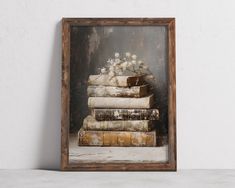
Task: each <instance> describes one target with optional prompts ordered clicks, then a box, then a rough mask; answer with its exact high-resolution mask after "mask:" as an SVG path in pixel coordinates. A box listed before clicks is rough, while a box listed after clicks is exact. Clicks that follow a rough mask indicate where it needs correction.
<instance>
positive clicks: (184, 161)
mask: <svg viewBox="0 0 235 188" xmlns="http://www.w3.org/2000/svg"><path fill="white" fill-rule="evenodd" d="M234 10H235V1H232V0H229V1H226V2H225V1H219V0H213V1H212V0H209V1H203V0H198V1H188V0H178V1H175V0H168V1H160V0H147V1H143V0H125V1H124V0H121V1H114V0H99V1H91V0H86V1H81V0H71V1H66V0H51V1H46V0H41V1H30V0H21V1H17V0H9V1H3V0H1V1H0V23H1V24H0V25H1V29H0V62H1V63H0V117H1V121H0V168H45V167H47V168H59V163H60V156H59V155H60V71H61V69H60V65H61V58H60V57H61V32H60V29H61V28H60V26H59V24H58V22H59V21H60V20H61V17H175V18H176V42H177V43H176V44H177V45H176V48H177V53H176V55H177V137H178V139H177V141H178V142H177V146H178V152H177V153H178V167H179V168H235V147H234V142H235V136H234V132H235V126H234V122H235V116H234V111H235V109H234V103H235V97H234V96H235V87H234V85H235V76H234V72H235V63H234V62H235V53H234V43H235V36H234V33H235V22H234V17H235V12H234Z"/></svg>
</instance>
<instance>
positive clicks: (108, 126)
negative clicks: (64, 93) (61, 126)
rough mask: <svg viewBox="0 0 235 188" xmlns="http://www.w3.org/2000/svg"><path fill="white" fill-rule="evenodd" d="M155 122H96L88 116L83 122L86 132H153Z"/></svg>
mask: <svg viewBox="0 0 235 188" xmlns="http://www.w3.org/2000/svg"><path fill="white" fill-rule="evenodd" d="M152 128H153V122H152V121H149V120H136V121H131V120H129V121H128V120H127V121H96V120H95V118H94V117H92V116H90V115H89V116H87V117H86V118H85V119H84V121H83V129H84V130H94V131H143V132H144V131H151V130H152Z"/></svg>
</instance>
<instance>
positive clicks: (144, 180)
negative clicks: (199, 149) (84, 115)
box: [0, 170, 235, 188]
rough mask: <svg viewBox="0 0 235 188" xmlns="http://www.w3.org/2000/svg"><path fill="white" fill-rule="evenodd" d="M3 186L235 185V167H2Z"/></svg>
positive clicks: (131, 187)
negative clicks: (84, 169)
mask: <svg viewBox="0 0 235 188" xmlns="http://www.w3.org/2000/svg"><path fill="white" fill-rule="evenodd" d="M0 187H1V188H53V187H56V188H66V187H69V188H188V187H189V188H234V187H235V170H180V171H178V172H59V171H46V170H0Z"/></svg>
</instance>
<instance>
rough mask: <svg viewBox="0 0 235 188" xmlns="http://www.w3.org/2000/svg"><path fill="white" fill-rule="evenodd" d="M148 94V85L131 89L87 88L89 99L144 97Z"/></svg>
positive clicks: (111, 87)
mask: <svg viewBox="0 0 235 188" xmlns="http://www.w3.org/2000/svg"><path fill="white" fill-rule="evenodd" d="M147 94H148V85H141V86H132V87H115V86H88V87H87V95H88V96H89V97H137V98H138V97H144V96H146V95H147Z"/></svg>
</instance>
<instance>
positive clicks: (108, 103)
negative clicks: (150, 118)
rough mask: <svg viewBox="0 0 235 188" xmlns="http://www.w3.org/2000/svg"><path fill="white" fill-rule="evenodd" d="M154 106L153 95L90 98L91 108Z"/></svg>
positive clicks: (89, 104)
mask: <svg viewBox="0 0 235 188" xmlns="http://www.w3.org/2000/svg"><path fill="white" fill-rule="evenodd" d="M153 104H154V97H153V94H152V95H149V96H147V97H141V98H124V97H89V98H88V107H89V108H151V107H152V106H153Z"/></svg>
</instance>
